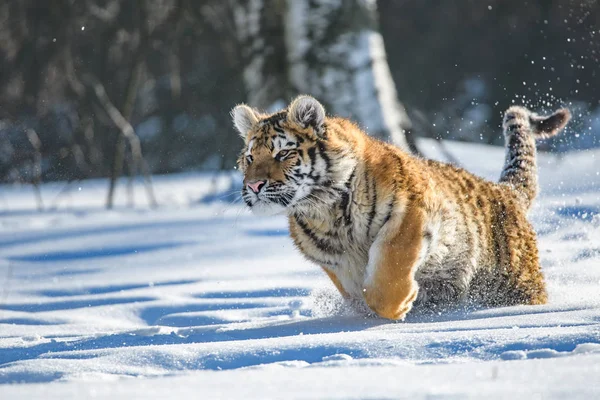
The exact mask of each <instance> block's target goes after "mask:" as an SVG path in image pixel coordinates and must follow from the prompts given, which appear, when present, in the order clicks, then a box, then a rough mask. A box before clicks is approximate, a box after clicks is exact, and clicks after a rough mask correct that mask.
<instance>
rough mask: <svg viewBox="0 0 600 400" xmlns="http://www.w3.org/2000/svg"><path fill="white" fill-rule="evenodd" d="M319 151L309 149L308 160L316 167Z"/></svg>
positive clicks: (312, 148)
mask: <svg viewBox="0 0 600 400" xmlns="http://www.w3.org/2000/svg"><path fill="white" fill-rule="evenodd" d="M316 156H317V149H315V148H314V147H311V148H310V149H308V158H310V163H311V164H312V165H313V166H314V165H315V162H316Z"/></svg>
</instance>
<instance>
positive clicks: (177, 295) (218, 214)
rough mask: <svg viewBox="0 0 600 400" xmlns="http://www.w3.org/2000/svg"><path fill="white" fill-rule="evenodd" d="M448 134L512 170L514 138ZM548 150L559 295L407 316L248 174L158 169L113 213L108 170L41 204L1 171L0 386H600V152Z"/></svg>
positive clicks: (591, 389)
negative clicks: (350, 291) (379, 299)
mask: <svg viewBox="0 0 600 400" xmlns="http://www.w3.org/2000/svg"><path fill="white" fill-rule="evenodd" d="M421 147H423V149H424V151H425V152H426V153H427V154H428V155H429V156H431V157H439V149H438V147H437V144H436V143H435V142H433V141H423V142H421ZM448 149H449V150H450V152H452V153H453V154H454V155H455V156H456V157H457V158H458V159H459V160H460V161H461V162H462V163H463V165H464V166H465V167H466V168H467V169H469V170H471V171H475V172H477V173H478V174H480V175H482V176H484V177H486V178H490V179H497V177H498V176H499V172H500V169H501V165H502V161H503V150H502V149H501V148H491V147H487V146H484V145H473V144H463V143H448ZM539 164H540V182H541V186H542V195H541V197H540V198H539V199H538V201H537V204H536V206H535V208H534V209H533V210H532V212H531V220H532V221H533V223H534V226H535V227H536V229H537V231H538V234H539V246H540V256H541V262H542V265H543V269H544V272H545V275H546V277H547V281H548V287H549V293H550V301H549V304H547V305H544V306H519V307H505V308H496V309H480V310H464V311H461V310H459V311H453V312H447V313H442V314H440V315H436V316H426V315H418V314H410V315H409V317H408V318H407V320H406V321H405V322H390V321H386V320H381V319H376V318H365V317H363V316H361V315H356V314H353V313H352V312H351V311H350V310H348V309H347V308H346V307H345V306H344V304H343V302H342V301H341V298H340V296H339V295H338V294H337V293H336V291H335V289H334V287H333V285H332V284H331V283H330V282H329V281H328V280H327V278H326V276H325V275H324V274H323V273H322V272H321V271H320V269H319V268H318V267H316V266H314V265H311V264H310V263H308V262H307V261H305V260H303V258H302V257H301V255H300V254H299V253H298V251H296V250H295V248H294V246H293V245H292V242H291V240H290V239H289V237H288V230H287V225H286V220H285V217H282V216H277V217H256V216H253V215H251V214H249V213H248V211H246V210H245V209H244V208H243V207H242V206H241V205H240V204H239V203H238V202H235V201H232V200H235V199H236V198H237V197H238V195H237V186H238V185H239V177H238V176H237V175H223V176H221V177H220V178H219V179H217V180H216V181H215V180H213V177H212V176H210V175H204V174H195V173H188V174H178V175H172V176H162V177H161V176H158V177H155V179H154V181H155V190H156V193H157V197H158V200H159V202H160V204H161V206H160V207H159V208H158V209H156V210H149V209H147V208H146V205H145V203H144V201H145V197H144V195H143V193H144V192H143V187H142V185H141V184H140V183H136V185H135V201H136V204H137V207H135V208H129V207H127V202H128V200H127V198H126V196H125V194H126V190H125V188H124V186H123V185H121V186H120V187H119V192H118V196H117V205H118V206H117V207H116V208H115V209H114V210H111V211H106V210H104V209H102V204H103V202H104V200H105V195H106V186H107V185H106V182H105V181H102V180H96V181H85V182H80V183H73V184H72V185H71V188H70V190H69V191H67V192H63V193H62V194H60V195H59V193H60V192H61V190H62V189H63V187H64V185H65V184H64V183H50V184H45V185H44V186H43V187H42V193H43V197H44V200H45V203H46V205H47V206H53V207H54V208H53V209H50V210H47V211H43V212H37V211H36V208H35V207H36V205H35V198H34V196H33V191H32V189H31V188H30V187H27V186H22V187H13V186H3V187H1V188H0V384H1V385H0V398H2V399H20V398H22V399H33V398H44V399H48V398H50V399H53V398H56V399H70V398H72V399H81V398H91V397H94V398H110V399H128V398H131V397H132V396H133V397H136V398H139V397H142V398H173V397H175V396H179V397H183V398H198V397H200V398H249V399H250V398H261V399H265V398H282V397H285V398H332V399H342V398H344V399H345V398H445V397H452V398H463V397H467V398H469V397H470V398H484V397H485V398H488V397H489V398H506V397H507V396H508V395H511V396H514V397H516V398H531V397H544V398H569V399H572V398H593V397H598V396H599V395H600V379H598V376H600V296H598V287H599V285H600V268H599V261H600V176H599V174H600V151H585V152H578V153H569V154H567V155H562V156H560V157H558V156H555V155H548V154H542V155H541V156H540V162H539ZM214 188H217V190H218V191H219V192H220V193H221V195H220V196H218V197H222V198H223V199H225V200H223V201H209V199H210V196H208V195H209V194H210V192H211V191H212V190H213V189H214ZM212 198H213V199H214V196H212Z"/></svg>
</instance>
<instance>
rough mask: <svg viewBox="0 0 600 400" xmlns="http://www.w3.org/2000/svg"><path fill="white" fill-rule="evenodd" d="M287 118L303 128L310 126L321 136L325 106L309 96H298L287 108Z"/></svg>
mask: <svg viewBox="0 0 600 400" xmlns="http://www.w3.org/2000/svg"><path fill="white" fill-rule="evenodd" d="M288 120H289V121H290V122H292V123H295V124H297V125H299V126H300V127H301V128H303V129H306V128H308V127H309V126H310V127H312V128H313V130H314V132H315V134H316V135H317V136H318V137H320V138H322V137H323V136H322V134H323V125H324V124H325V108H323V106H322V105H321V103H319V102H318V101H317V100H316V99H315V98H313V97H311V96H306V95H303V96H298V97H296V99H295V100H294V101H292V103H291V104H290V107H289V109H288Z"/></svg>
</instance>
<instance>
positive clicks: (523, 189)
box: [500, 106, 571, 209]
mask: <svg viewBox="0 0 600 400" xmlns="http://www.w3.org/2000/svg"><path fill="white" fill-rule="evenodd" d="M570 118H571V113H570V112H569V110H567V109H561V110H558V111H556V112H555V113H554V114H552V115H550V116H548V117H541V116H539V115H537V114H535V113H532V112H531V111H529V110H528V109H526V108H524V107H519V106H513V107H511V108H509V109H508V110H507V111H506V113H505V115H504V123H503V129H504V138H505V144H506V160H505V162H504V168H503V169H502V174H501V175H500V182H501V183H505V184H508V185H510V186H512V187H513V188H514V189H515V190H516V191H517V192H518V193H519V195H520V197H521V199H522V202H523V206H524V207H525V209H529V207H530V206H531V203H532V202H533V200H534V199H535V196H536V195H537V192H538V182H537V163H536V158H537V157H536V147H535V139H538V138H544V139H545V138H549V137H552V136H555V135H557V134H558V132H560V130H561V129H562V128H564V127H565V125H566V124H567V122H569V119H570Z"/></svg>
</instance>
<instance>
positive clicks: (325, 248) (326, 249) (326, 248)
mask: <svg viewBox="0 0 600 400" xmlns="http://www.w3.org/2000/svg"><path fill="white" fill-rule="evenodd" d="M294 219H295V220H296V223H297V224H298V226H299V227H300V229H302V232H304V234H305V235H306V236H308V238H309V239H310V240H311V241H312V242H313V244H314V245H315V246H316V247H317V248H318V249H319V250H321V251H322V252H323V253H328V254H339V253H340V252H339V251H338V250H335V249H333V246H332V245H331V243H329V242H328V241H326V240H323V239H321V238H319V237H317V235H315V233H314V232H313V231H311V230H310V229H309V228H308V226H307V225H306V223H305V222H304V221H303V220H302V219H301V218H299V217H298V216H297V215H294Z"/></svg>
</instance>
